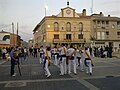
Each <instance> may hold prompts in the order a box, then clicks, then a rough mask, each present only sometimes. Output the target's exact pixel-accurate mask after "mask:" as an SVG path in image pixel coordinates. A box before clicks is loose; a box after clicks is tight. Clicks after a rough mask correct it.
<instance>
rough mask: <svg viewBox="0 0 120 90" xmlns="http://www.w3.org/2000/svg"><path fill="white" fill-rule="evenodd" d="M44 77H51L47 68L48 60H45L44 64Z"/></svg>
mask: <svg viewBox="0 0 120 90" xmlns="http://www.w3.org/2000/svg"><path fill="white" fill-rule="evenodd" d="M44 69H45V75H51V73H50V71H49V68H48V60H46V63H45V68H44Z"/></svg>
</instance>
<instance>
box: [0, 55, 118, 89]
mask: <svg viewBox="0 0 120 90" xmlns="http://www.w3.org/2000/svg"><path fill="white" fill-rule="evenodd" d="M93 62H94V67H93V75H92V76H90V75H88V74H86V73H85V72H82V71H80V68H79V67H77V75H74V74H73V73H71V74H70V75H68V74H67V75H64V76H60V75H59V73H60V72H59V67H57V66H55V65H53V64H51V66H50V71H51V74H52V75H51V77H50V78H48V79H47V78H46V77H45V75H44V70H43V64H40V63H39V58H34V57H32V56H29V57H27V59H26V60H22V62H21V61H20V63H21V64H20V67H21V73H22V76H20V75H19V72H18V68H17V65H16V68H15V71H16V73H17V76H16V77H12V76H10V61H7V62H5V63H3V64H1V65H0V90H120V69H119V68H120V59H118V58H115V57H113V58H95V59H94V61H93Z"/></svg>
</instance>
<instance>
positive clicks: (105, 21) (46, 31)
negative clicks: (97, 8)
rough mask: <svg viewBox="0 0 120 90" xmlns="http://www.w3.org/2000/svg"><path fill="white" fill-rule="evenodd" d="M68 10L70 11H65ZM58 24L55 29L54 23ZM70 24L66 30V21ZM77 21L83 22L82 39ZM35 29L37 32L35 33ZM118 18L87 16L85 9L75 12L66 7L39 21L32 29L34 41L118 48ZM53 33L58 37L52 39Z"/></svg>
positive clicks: (119, 19) (100, 15) (101, 15)
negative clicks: (69, 29) (67, 38)
mask: <svg viewBox="0 0 120 90" xmlns="http://www.w3.org/2000/svg"><path fill="white" fill-rule="evenodd" d="M67 10H70V13H69V14H68V13H67ZM55 22H57V23H58V25H59V29H58V31H55V30H54V28H55V26H54V23H55ZM68 22H69V23H70V24H71V31H67V29H66V27H67V23H68ZM79 23H82V24H83V32H82V33H83V39H78V34H80V33H81V32H80V30H79ZM36 31H37V33H36ZM119 33H120V18H118V17H110V16H104V15H103V14H101V13H100V14H96V15H91V16H87V15H86V10H85V9H84V10H83V12H82V13H79V14H78V13H76V12H75V9H72V8H70V7H66V8H64V9H61V12H60V13H59V14H58V15H57V16H46V17H45V18H43V20H42V21H41V22H40V23H39V28H37V29H36V28H35V29H34V41H35V43H38V44H42V43H62V42H63V43H77V44H79V43H88V44H92V45H97V46H104V45H113V47H117V48H119V43H120V34H119ZM54 34H56V35H59V39H54ZM66 34H71V40H66Z"/></svg>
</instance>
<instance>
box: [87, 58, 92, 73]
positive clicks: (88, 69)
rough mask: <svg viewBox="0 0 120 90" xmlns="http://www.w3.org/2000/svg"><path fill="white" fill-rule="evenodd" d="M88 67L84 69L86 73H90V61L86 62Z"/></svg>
mask: <svg viewBox="0 0 120 90" xmlns="http://www.w3.org/2000/svg"><path fill="white" fill-rule="evenodd" d="M86 63H87V65H88V67H86V73H92V65H91V61H90V60H86Z"/></svg>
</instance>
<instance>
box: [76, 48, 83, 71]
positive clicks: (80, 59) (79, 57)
mask: <svg viewBox="0 0 120 90" xmlns="http://www.w3.org/2000/svg"><path fill="white" fill-rule="evenodd" d="M76 57H77V59H78V65H79V66H80V69H81V71H84V58H83V53H82V51H81V54H80V50H78V49H77V50H76Z"/></svg>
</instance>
